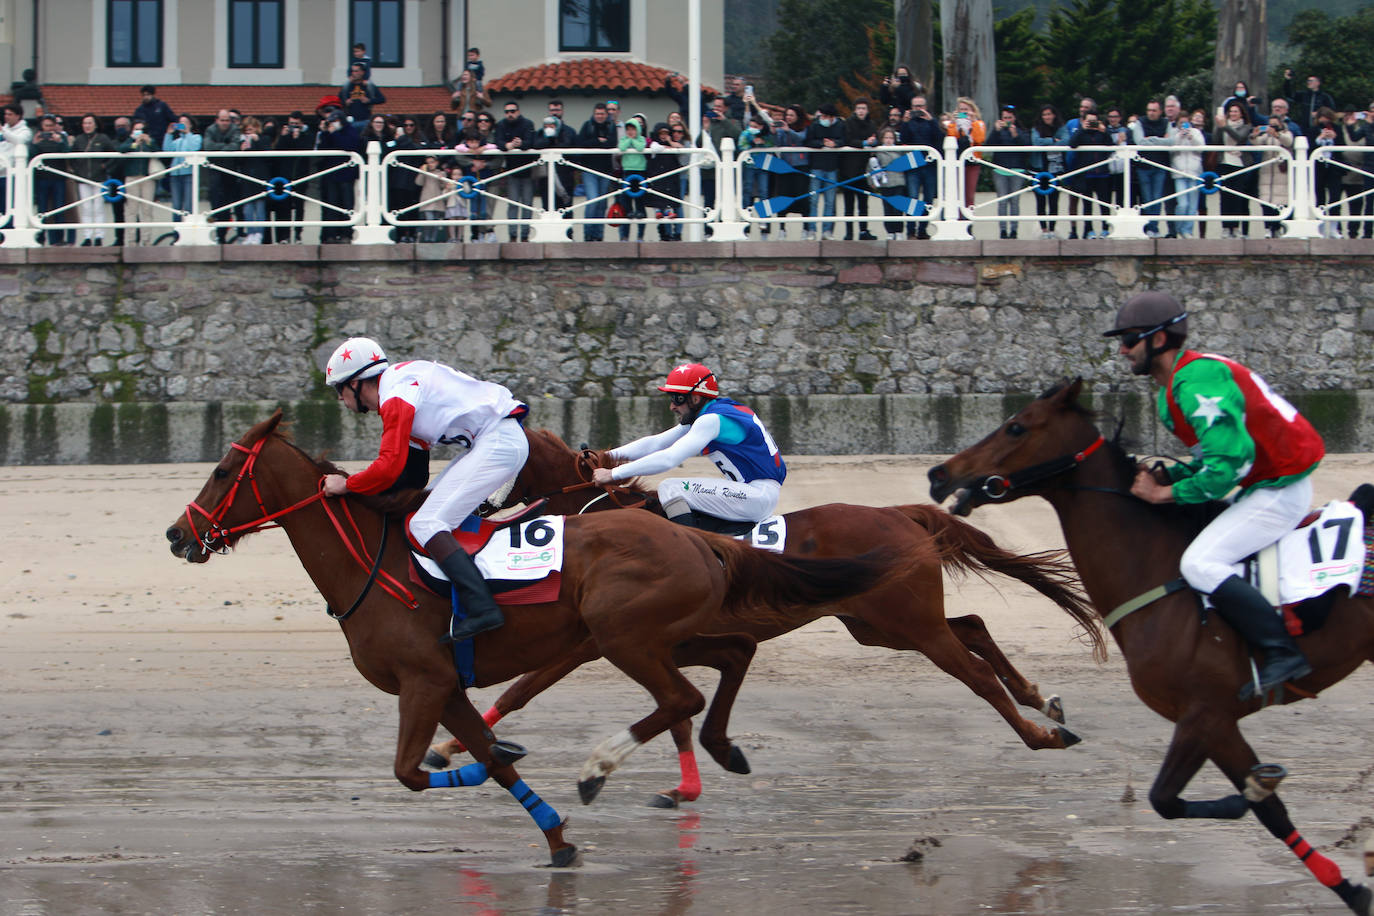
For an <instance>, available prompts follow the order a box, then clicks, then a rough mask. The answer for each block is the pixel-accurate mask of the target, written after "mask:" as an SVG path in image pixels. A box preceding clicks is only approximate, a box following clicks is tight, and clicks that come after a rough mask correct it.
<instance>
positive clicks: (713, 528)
mask: <svg viewBox="0 0 1374 916" xmlns="http://www.w3.org/2000/svg"><path fill="white" fill-rule="evenodd" d="M692 522H693V523H694V524H695V525H696V526H697V527H698V528H700V529H701V530H702V531H710V532H714V533H715V534H724V535H728V536H730V537H732V538H733V537H739V536H740V535H741V534H748V533H749V532H751V531H753V530H754V526H755V525H756V524H757V522H737V521H734V520H732V519H728V518H717V517H716V516H714V515H707V514H706V513H704V512H697V511H696V510H695V509H693V510H692Z"/></svg>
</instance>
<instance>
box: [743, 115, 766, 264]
mask: <svg viewBox="0 0 1374 916" xmlns="http://www.w3.org/2000/svg"><path fill="white" fill-rule="evenodd" d="M745 101H746V102H747V103H748V104H749V106H750V114H749V126H748V127H746V128H745V129H744V130H743V131H742V132H741V133H740V135H739V145H740V151H741V153H743V152H746V151H752V155H751V156H750V157H749V158H748V159H743V160H741V161H742V162H743V165H742V166H741V169H740V201H739V203H740V207H742V208H748V207H751V206H753V204H754V202H755V201H758V200H767V199H768V172H766V171H764V169H763V168H762V164H763V157H764V155H765V154H766V151H767V150H769V149H771V148H772V147H773V145H774V140H773V119H772V118H771V117H769V116H768V112H766V111H764V110H763V109H762V108H760V107H758V105H757V104H755V103H754V97H753V96H752V95H750V96H746V97H745ZM761 234H762V235H763V236H764V237H765V238H766V237H767V236H768V234H769V224H768V223H764V224H763V229H762V230H761Z"/></svg>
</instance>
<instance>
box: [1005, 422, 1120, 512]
mask: <svg viewBox="0 0 1374 916" xmlns="http://www.w3.org/2000/svg"><path fill="white" fill-rule="evenodd" d="M1106 441H1107V440H1106V438H1104V437H1103V436H1102V435H1101V434H1100V433H1099V434H1098V436H1097V438H1096V439H1095V440H1093V442H1092V444H1091V445H1089V446H1088V447H1087V448H1085V449H1083V450H1082V451H1078V452H1071V453H1069V454H1067V455H1060V456H1059V457H1058V458H1051V459H1050V460H1049V461H1042V462H1041V463H1040V464H1033V465H1031V466H1030V467H1028V468H1022V469H1021V470H1019V471H1013V472H1012V473H1010V474H1007V475H1006V476H1003V475H1001V474H991V475H989V476H987V477H984V478H983V479H982V481H981V482H980V483H979V484H978V489H979V491H981V492H982V494H983V495H984V496H986V497H987V498H988V499H990V500H994V501H996V500H999V499H1005V498H1006V497H1007V496H1008V494H1010V493H1011V492H1012V491H1013V490H1024V489H1026V488H1027V487H1031V486H1034V485H1035V484H1037V483H1040V482H1041V481H1043V480H1049V479H1050V478H1051V477H1058V476H1059V475H1060V474H1066V473H1068V472H1069V471H1072V470H1075V469H1077V467H1078V466H1079V465H1080V464H1082V463H1083V462H1084V461H1086V460H1087V459H1088V457H1089V456H1090V455H1092V453H1093V452H1095V451H1097V450H1098V449H1100V448H1101V447H1102V445H1103V443H1105V442H1106ZM1074 489H1078V490H1101V491H1103V492H1106V493H1119V492H1121V491H1120V490H1114V489H1111V488H1109V487H1075V488H1074Z"/></svg>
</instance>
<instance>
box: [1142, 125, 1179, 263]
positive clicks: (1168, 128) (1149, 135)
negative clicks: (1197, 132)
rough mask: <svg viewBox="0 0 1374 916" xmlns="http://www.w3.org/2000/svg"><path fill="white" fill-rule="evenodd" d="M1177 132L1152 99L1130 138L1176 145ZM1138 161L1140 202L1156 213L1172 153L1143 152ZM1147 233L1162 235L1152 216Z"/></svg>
mask: <svg viewBox="0 0 1374 916" xmlns="http://www.w3.org/2000/svg"><path fill="white" fill-rule="evenodd" d="M1176 136H1177V131H1176V130H1175V128H1174V125H1172V124H1170V123H1169V122H1168V121H1166V120H1165V119H1164V114H1163V111H1162V109H1161V106H1160V104H1159V101H1158V100H1157V99H1150V101H1149V102H1147V103H1146V105H1145V117H1143V118H1140V119H1139V120H1137V121H1136V122H1135V124H1133V125H1131V139H1132V140H1133V141H1134V143H1135V145H1136V146H1173V145H1174V140H1175V138H1176ZM1136 162H1137V169H1138V170H1139V173H1140V202H1141V203H1142V204H1143V205H1144V206H1143V207H1142V208H1141V212H1142V213H1143V214H1145V215H1146V216H1152V217H1157V216H1159V199H1160V198H1161V197H1163V196H1164V179H1165V178H1166V177H1167V176H1166V173H1165V171H1164V169H1163V168H1161V166H1164V165H1168V163H1169V154H1168V153H1161V152H1146V153H1141V156H1140V158H1139V159H1138V160H1136ZM1145 234H1146V235H1148V236H1149V237H1150V238H1154V239H1157V238H1159V236H1160V231H1159V220H1158V219H1151V220H1150V221H1149V222H1147V223H1146V224H1145Z"/></svg>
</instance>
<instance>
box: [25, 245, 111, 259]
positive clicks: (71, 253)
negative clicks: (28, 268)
mask: <svg viewBox="0 0 1374 916" xmlns="http://www.w3.org/2000/svg"><path fill="white" fill-rule="evenodd" d="M26 250H27V251H28V254H29V256H28V262H29V263H30V264H115V263H117V262H118V261H119V255H120V251H121V249H119V248H115V247H114V246H113V245H101V246H100V247H99V248H96V247H95V246H94V245H92V246H90V247H89V248H82V247H81V246H80V245H71V246H64V247H61V248H48V247H44V248H29V249H26Z"/></svg>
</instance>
